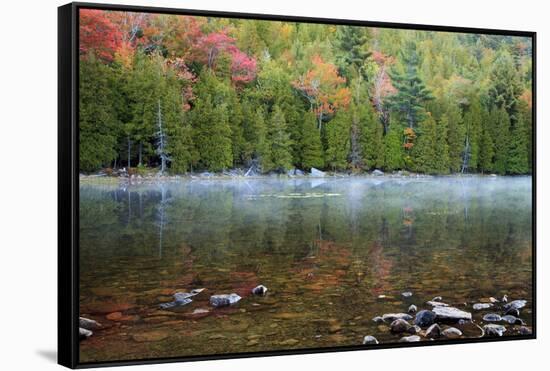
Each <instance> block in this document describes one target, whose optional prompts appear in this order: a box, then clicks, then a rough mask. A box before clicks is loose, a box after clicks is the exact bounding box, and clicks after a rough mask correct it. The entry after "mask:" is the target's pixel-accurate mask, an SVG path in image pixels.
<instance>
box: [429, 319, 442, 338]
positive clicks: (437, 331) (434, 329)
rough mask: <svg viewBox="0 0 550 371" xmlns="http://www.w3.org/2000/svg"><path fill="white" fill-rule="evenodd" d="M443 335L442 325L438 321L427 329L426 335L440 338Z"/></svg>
mask: <svg viewBox="0 0 550 371" xmlns="http://www.w3.org/2000/svg"><path fill="white" fill-rule="evenodd" d="M440 336H441V327H439V325H438V324H437V323H434V324H433V325H431V326H430V327H428V329H427V330H426V337H429V338H438V337H440Z"/></svg>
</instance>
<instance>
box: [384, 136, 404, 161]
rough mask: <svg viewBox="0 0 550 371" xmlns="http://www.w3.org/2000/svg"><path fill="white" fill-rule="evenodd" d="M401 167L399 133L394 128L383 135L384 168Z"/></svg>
mask: <svg viewBox="0 0 550 371" xmlns="http://www.w3.org/2000/svg"><path fill="white" fill-rule="evenodd" d="M402 168H403V154H402V140H401V134H400V133H399V132H398V131H397V130H396V129H394V128H390V130H389V131H388V132H387V133H386V135H385V136H384V169H385V170H389V171H392V170H399V169H402Z"/></svg>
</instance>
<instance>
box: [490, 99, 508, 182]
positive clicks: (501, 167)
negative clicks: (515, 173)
mask: <svg viewBox="0 0 550 371" xmlns="http://www.w3.org/2000/svg"><path fill="white" fill-rule="evenodd" d="M493 115H494V116H493V120H494V128H495V130H496V135H494V144H495V163H494V171H495V172H497V173H498V174H501V175H504V174H506V170H507V169H508V152H509V150H510V116H508V113H507V112H506V110H505V109H504V107H501V108H500V109H498V110H494V111H493Z"/></svg>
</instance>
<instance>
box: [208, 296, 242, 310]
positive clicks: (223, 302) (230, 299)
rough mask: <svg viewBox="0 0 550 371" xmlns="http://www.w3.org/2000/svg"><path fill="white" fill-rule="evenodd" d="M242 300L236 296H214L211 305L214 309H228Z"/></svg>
mask: <svg viewBox="0 0 550 371" xmlns="http://www.w3.org/2000/svg"><path fill="white" fill-rule="evenodd" d="M241 299H242V298H241V297H240V296H239V295H237V294H235V293H232V294H221V295H212V296H211V297H210V305H212V306H214V307H226V306H229V305H233V304H235V303H237V302H238V301H239V300H241Z"/></svg>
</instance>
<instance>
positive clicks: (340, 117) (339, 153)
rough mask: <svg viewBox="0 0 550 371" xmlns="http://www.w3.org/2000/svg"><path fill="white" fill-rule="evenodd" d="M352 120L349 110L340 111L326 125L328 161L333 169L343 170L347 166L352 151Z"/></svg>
mask: <svg viewBox="0 0 550 371" xmlns="http://www.w3.org/2000/svg"><path fill="white" fill-rule="evenodd" d="M350 121H351V120H350V114H349V112H348V111H340V112H338V113H337V114H336V117H334V119H333V120H332V121H330V122H329V123H328V125H327V126H326V140H327V150H326V161H327V165H328V166H329V167H330V168H331V169H333V170H343V169H345V168H346V167H347V164H348V162H347V160H348V155H349V151H350V136H349V133H350ZM317 131H318V130H317ZM319 144H320V142H319ZM316 167H318V166H316Z"/></svg>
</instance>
